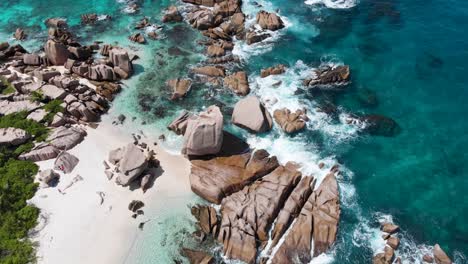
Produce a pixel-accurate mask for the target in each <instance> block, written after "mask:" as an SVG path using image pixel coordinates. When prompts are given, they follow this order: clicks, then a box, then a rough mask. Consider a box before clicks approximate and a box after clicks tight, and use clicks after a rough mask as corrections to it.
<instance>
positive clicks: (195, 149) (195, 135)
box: [182, 106, 223, 156]
mask: <svg viewBox="0 0 468 264" xmlns="http://www.w3.org/2000/svg"><path fill="white" fill-rule="evenodd" d="M222 143H223V114H222V113H221V110H220V109H219V107H217V106H210V107H208V109H206V111H204V112H201V113H200V114H198V115H197V116H192V117H191V118H189V119H188V121H187V129H186V131H185V134H184V146H183V148H182V153H183V154H186V155H194V156H201V155H208V154H216V153H218V152H219V151H220V150H221V145H222Z"/></svg>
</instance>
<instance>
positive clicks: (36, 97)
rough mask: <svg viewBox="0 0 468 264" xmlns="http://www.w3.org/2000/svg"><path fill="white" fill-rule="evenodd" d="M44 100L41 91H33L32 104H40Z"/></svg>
mask: <svg viewBox="0 0 468 264" xmlns="http://www.w3.org/2000/svg"><path fill="white" fill-rule="evenodd" d="M43 100H44V95H43V94H42V92H41V91H34V92H32V93H31V101H33V102H38V103H39V102H42V101H43Z"/></svg>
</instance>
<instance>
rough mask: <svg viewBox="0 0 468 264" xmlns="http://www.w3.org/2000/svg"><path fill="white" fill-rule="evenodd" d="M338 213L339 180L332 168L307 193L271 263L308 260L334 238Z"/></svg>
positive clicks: (304, 261)
mask: <svg viewBox="0 0 468 264" xmlns="http://www.w3.org/2000/svg"><path fill="white" fill-rule="evenodd" d="M339 217H340V206H339V194H338V183H337V181H336V177H335V173H333V172H331V173H329V174H328V175H327V176H326V177H325V179H324V180H323V181H322V183H321V184H320V186H319V187H318V189H317V190H315V191H314V192H313V193H312V195H310V197H309V199H308V200H307V202H306V203H305V205H304V207H303V208H302V210H301V213H300V215H299V216H298V217H297V220H296V222H295V223H294V224H293V226H292V227H291V228H290V230H289V232H288V234H287V235H286V237H285V239H284V242H283V243H282V244H281V245H280V246H279V248H278V250H277V252H276V254H275V255H274V256H273V258H272V263H294V261H296V262H298V263H309V262H310V261H311V260H312V258H313V257H316V256H318V255H320V254H321V253H324V252H326V251H327V250H328V249H329V248H330V247H331V245H333V243H334V242H335V239H336V234H337V230H338V222H339ZM312 239H313V242H314V247H313V249H314V250H313V253H312V255H311V250H312Z"/></svg>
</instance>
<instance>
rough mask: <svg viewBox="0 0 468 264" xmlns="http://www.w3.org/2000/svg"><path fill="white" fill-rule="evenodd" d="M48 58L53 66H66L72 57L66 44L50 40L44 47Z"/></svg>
mask: <svg viewBox="0 0 468 264" xmlns="http://www.w3.org/2000/svg"><path fill="white" fill-rule="evenodd" d="M44 50H45V54H46V57H47V58H48V59H49V62H50V63H52V64H53V65H64V64H65V62H67V59H68V58H69V57H70V52H69V51H68V48H67V46H65V45H64V44H62V43H60V42H57V41H54V40H52V39H49V40H48V41H47V42H46V44H45V46H44Z"/></svg>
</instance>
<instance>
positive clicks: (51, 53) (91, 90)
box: [0, 14, 148, 186]
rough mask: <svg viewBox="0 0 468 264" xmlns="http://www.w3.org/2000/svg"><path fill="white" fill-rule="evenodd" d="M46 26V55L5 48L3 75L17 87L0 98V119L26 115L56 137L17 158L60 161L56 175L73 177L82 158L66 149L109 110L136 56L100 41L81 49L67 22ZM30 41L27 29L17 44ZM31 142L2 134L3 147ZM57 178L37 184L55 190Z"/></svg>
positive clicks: (86, 18) (50, 175)
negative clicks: (51, 105) (52, 105)
mask: <svg viewBox="0 0 468 264" xmlns="http://www.w3.org/2000/svg"><path fill="white" fill-rule="evenodd" d="M81 18H82V22H83V23H84V24H93V23H95V22H96V21H98V20H101V19H110V17H105V16H98V15H96V14H85V15H82V17H81ZM45 24H46V25H47V27H49V30H48V39H47V41H46V43H45V45H44V52H43V53H38V54H31V53H28V52H27V51H26V50H25V49H24V48H23V47H22V46H21V45H9V44H8V43H6V42H5V43H0V59H1V60H2V65H1V66H0V76H1V78H2V81H5V82H8V84H11V87H13V88H14V92H13V93H10V94H8V95H2V96H0V115H8V114H13V113H19V112H26V113H27V118H28V119H31V120H34V121H36V122H41V123H43V124H45V125H46V126H48V127H49V128H50V129H51V132H50V133H49V135H48V137H47V138H46V139H45V141H44V142H42V143H36V144H35V145H34V147H33V148H32V149H31V150H30V151H27V152H24V153H22V154H21V155H20V156H19V157H18V158H19V159H21V160H30V161H34V162H37V161H43V160H48V159H55V162H54V169H55V170H57V171H62V172H63V173H70V172H72V171H73V169H74V168H75V167H76V165H77V164H78V162H79V159H78V158H77V157H75V156H73V155H72V154H70V153H68V152H67V150H70V149H71V148H73V147H75V146H76V145H77V144H79V143H80V142H81V141H82V140H83V139H84V137H85V136H86V131H85V129H84V128H83V126H82V125H89V126H94V125H93V122H97V121H99V118H100V116H101V115H102V114H103V113H105V112H106V111H107V109H108V107H109V102H110V101H111V100H112V99H113V97H114V94H115V93H117V92H118V91H119V90H120V84H119V83H118V82H119V81H120V79H126V78H129V77H130V76H131V75H132V73H133V64H132V61H133V60H134V59H136V57H135V56H134V57H131V56H129V54H128V52H127V51H126V50H124V49H122V48H119V47H114V46H110V45H102V46H101V43H97V42H96V43H94V44H92V45H88V46H83V45H81V44H80V43H79V42H78V41H77V40H76V38H75V36H74V35H73V34H72V33H71V32H70V31H68V29H67V23H66V21H65V20H63V19H60V18H50V19H47V20H46V21H45ZM25 37H26V34H25V33H24V31H23V30H22V29H18V30H17V31H16V32H15V38H16V39H18V40H22V39H24V38H25ZM98 51H100V53H101V55H103V56H104V57H103V58H102V59H94V58H93V54H95V53H97V52H98ZM62 67H63V68H62ZM85 79H87V80H85ZM2 85H3V84H2ZM52 100H59V104H60V105H59V106H60V108H61V109H62V110H60V111H58V112H54V113H53V115H52V116H50V115H49V112H48V110H46V109H44V106H45V103H47V102H50V101H52ZM31 137H32V136H31V135H29V134H28V133H27V132H26V131H24V130H21V129H17V128H4V129H0V144H1V145H8V146H18V145H21V144H23V143H26V142H27V141H30V140H31ZM33 140H34V139H33ZM57 175H58V174H57V173H55V172H54V171H52V170H46V171H43V172H41V173H40V175H39V177H38V179H39V181H40V182H42V183H43V184H44V185H45V186H51V184H53V182H54V181H55V180H56V179H57V178H58V176H57ZM146 181H148V180H146ZM146 185H147V184H146Z"/></svg>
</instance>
